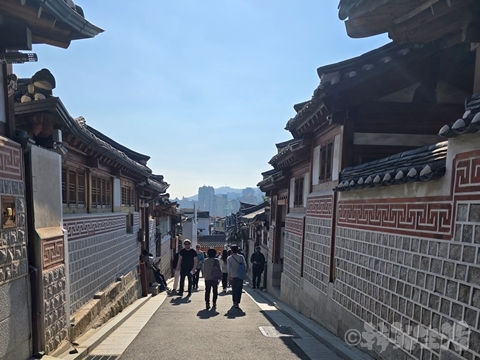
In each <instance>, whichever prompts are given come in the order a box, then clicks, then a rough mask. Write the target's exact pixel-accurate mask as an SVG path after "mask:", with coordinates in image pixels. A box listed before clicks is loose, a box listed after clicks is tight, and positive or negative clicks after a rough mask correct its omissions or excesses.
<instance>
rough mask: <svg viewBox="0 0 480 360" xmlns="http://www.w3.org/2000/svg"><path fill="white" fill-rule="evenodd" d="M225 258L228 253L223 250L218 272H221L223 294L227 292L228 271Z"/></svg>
mask: <svg viewBox="0 0 480 360" xmlns="http://www.w3.org/2000/svg"><path fill="white" fill-rule="evenodd" d="M227 258H228V252H227V249H223V251H222V256H221V257H220V259H219V260H220V270H222V288H223V292H226V291H227V285H228V270H227Z"/></svg>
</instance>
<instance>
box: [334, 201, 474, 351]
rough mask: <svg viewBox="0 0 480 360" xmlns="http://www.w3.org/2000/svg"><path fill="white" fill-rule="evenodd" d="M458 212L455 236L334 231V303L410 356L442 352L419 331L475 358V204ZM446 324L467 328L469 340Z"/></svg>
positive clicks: (466, 206)
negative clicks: (378, 329)
mask: <svg viewBox="0 0 480 360" xmlns="http://www.w3.org/2000/svg"><path fill="white" fill-rule="evenodd" d="M456 213H457V217H456V225H455V235H454V239H453V240H454V241H443V240H433V239H424V238H415V237H406V236H401V235H392V234H387V233H378V232H371V231H363V230H355V229H349V228H338V229H337V237H336V247H335V256H336V259H337V266H336V269H335V273H336V280H335V289H334V294H333V299H334V301H336V302H337V303H339V304H340V305H342V306H343V307H345V308H346V309H348V310H349V311H351V312H352V313H353V314H355V315H356V316H358V317H359V318H361V319H363V320H364V321H365V322H367V323H371V324H373V326H375V327H380V326H382V327H384V330H385V332H384V333H385V336H386V338H389V340H390V341H391V342H392V343H394V344H396V345H399V347H400V348H402V349H403V350H404V351H407V352H408V353H409V355H410V356H412V357H413V358H416V359H422V360H423V359H438V358H439V356H440V348H439V347H435V346H431V345H432V344H429V343H428V342H427V343H425V337H426V335H425V334H430V338H431V339H442V341H443V342H444V343H446V344H447V346H450V348H451V349H453V350H452V351H457V353H458V354H459V355H462V356H464V357H465V358H471V359H473V358H474V356H480V343H478V339H480V332H479V331H478V328H479V327H480V323H479V321H480V319H479V314H480V203H459V204H458V206H457V211H456ZM393 324H396V326H394V325H393ZM399 325H400V326H399ZM445 326H447V327H448V328H452V329H453V328H455V329H458V328H464V329H465V330H467V331H469V332H470V336H469V338H468V343H467V344H465V343H462V342H459V341H456V340H455V338H454V337H452V336H446V334H445V332H444V331H442V329H444V328H445ZM414 329H416V330H417V331H416V332H415V331H413V330H414ZM408 330H411V331H408ZM419 330H422V331H419ZM399 341H401V343H399ZM449 344H450V345H449Z"/></svg>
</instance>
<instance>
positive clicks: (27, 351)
mask: <svg viewBox="0 0 480 360" xmlns="http://www.w3.org/2000/svg"><path fill="white" fill-rule="evenodd" d="M0 17H1V18H2V21H1V25H0V28H1V34H0V79H1V80H2V85H1V86H0V93H1V96H0V137H1V146H0V148H1V151H0V152H1V154H2V162H1V164H2V165H1V167H0V196H1V197H0V207H1V212H2V227H1V230H0V232H1V236H0V238H1V240H0V297H1V298H2V299H3V301H2V306H1V309H0V329H1V332H0V338H1V339H2V341H0V359H27V358H29V357H30V356H31V355H32V354H33V353H34V352H37V351H40V350H47V351H48V350H51V349H53V348H54V347H55V346H56V344H58V343H59V342H60V341H61V340H63V339H65V338H66V336H67V330H68V328H67V322H68V321H67V316H66V309H65V308H62V307H58V309H57V311H51V310H50V306H51V304H52V302H53V303H54V305H55V303H57V304H62V303H65V302H66V301H67V293H66V288H65V275H66V268H65V264H64V245H65V243H64V239H63V233H62V232H61V231H60V229H61V227H62V224H61V222H60V219H59V217H55V216H51V215H52V213H51V212H49V211H48V210H46V209H45V208H42V214H38V216H37V217H36V218H35V219H34V218H33V213H34V212H33V211H34V210H33V208H32V202H31V201H30V200H29V199H28V194H31V186H32V181H31V180H32V178H31V176H30V174H29V170H30V169H29V165H28V162H26V161H25V158H24V154H25V150H26V148H25V147H22V141H23V140H22V139H19V138H18V136H17V133H16V126H15V116H14V107H13V96H14V93H15V90H16V87H17V81H16V80H17V77H16V76H15V75H14V74H13V69H12V64H21V63H23V62H28V61H36V58H37V56H36V54H34V53H23V52H20V51H22V50H26V51H31V50H32V45H33V44H48V45H52V46H57V47H61V48H68V46H69V45H70V43H71V41H72V40H77V39H88V38H93V37H95V36H96V35H97V34H99V33H100V32H102V31H103V30H102V29H100V28H98V27H96V26H94V25H93V24H91V23H90V22H88V21H87V20H86V19H85V17H84V14H83V11H82V9H81V8H80V7H79V6H76V5H74V4H73V2H70V5H68V4H67V3H66V2H65V1H63V0H51V1H48V2H44V1H36V0H26V1H14V0H3V1H1V2H0ZM18 66H21V65H18ZM24 145H26V144H24ZM52 155H54V154H53V153H52ZM55 156H57V158H58V159H59V158H60V157H59V155H56V154H55ZM26 170H27V171H26ZM42 171H43V170H42ZM45 171H47V170H45ZM57 173H58V174H59V175H58V178H60V173H59V172H57ZM57 183H58V182H57ZM36 185H37V184H36ZM38 185H40V184H38ZM57 185H58V187H57V188H56V189H52V190H54V192H53V194H55V193H58V191H59V190H58V189H59V188H60V187H59V186H60V184H59V183H58V184H57ZM43 190H45V188H43V186H40V187H38V188H37V189H36V191H37V193H38V192H42V191H43ZM44 196H45V197H46V196H47V194H44ZM42 205H45V203H38V206H39V207H41V206H42ZM59 208H60V200H58V202H57V204H56V209H59ZM33 223H35V225H36V226H38V227H42V228H45V232H43V233H42V234H43V236H45V237H48V236H50V235H48V236H47V235H46V232H48V231H49V229H50V228H51V227H54V228H55V230H54V233H55V235H53V234H51V235H52V240H51V241H49V240H44V241H43V240H42V241H41V242H36V241H35V240H34V238H32V237H31V236H30V234H31V232H30V230H31V229H32V227H31V226H32V224H33ZM42 234H40V235H42ZM40 235H39V236H40ZM36 256H38V258H41V259H42V261H41V262H40V263H39V262H37V261H35V260H34V259H35V257H36ZM38 258H37V259H38ZM40 279H42V280H40ZM32 304H36V305H35V307H34V308H33V309H32ZM32 314H33V316H34V318H32Z"/></svg>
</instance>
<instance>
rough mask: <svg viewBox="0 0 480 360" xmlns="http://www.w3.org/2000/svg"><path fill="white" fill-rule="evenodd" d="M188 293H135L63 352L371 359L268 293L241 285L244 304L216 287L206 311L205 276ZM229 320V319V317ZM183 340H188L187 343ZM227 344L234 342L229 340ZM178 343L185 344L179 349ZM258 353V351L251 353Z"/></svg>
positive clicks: (73, 357)
mask: <svg viewBox="0 0 480 360" xmlns="http://www.w3.org/2000/svg"><path fill="white" fill-rule="evenodd" d="M199 285H200V289H199V291H198V292H194V293H193V294H192V296H191V297H190V298H188V297H185V296H184V297H183V298H180V297H178V296H169V295H168V294H166V293H160V294H159V295H157V296H154V297H151V296H149V297H146V298H142V299H139V300H138V301H137V302H136V303H134V304H133V305H131V306H130V307H129V308H127V309H126V310H125V311H124V312H122V313H121V314H119V315H117V316H116V317H115V318H113V319H111V320H110V321H109V322H108V323H106V324H105V325H103V326H102V327H101V328H99V329H97V330H95V331H91V332H90V333H87V334H86V335H84V336H83V337H82V338H80V339H79V340H78V345H77V346H75V348H74V349H70V350H75V351H77V353H75V354H68V353H63V354H60V355H56V356H57V357H58V358H60V359H65V360H80V359H85V358H87V356H88V359H92V360H94V359H100V358H102V356H105V357H103V358H104V359H107V358H108V357H110V358H109V359H110V360H114V359H118V358H119V357H120V356H121V359H122V360H123V359H125V360H128V359H138V358H144V357H147V358H149V359H170V358H171V359H183V358H185V359H192V358H197V357H198V356H196V355H197V353H198V352H201V353H205V352H208V353H209V355H208V357H209V358H211V359H217V358H218V359H225V358H230V359H236V358H238V359H250V358H259V357H260V358H275V359H315V360H316V359H322V360H339V359H355V360H357V359H366V360H367V359H371V358H370V357H369V356H367V355H366V354H365V353H363V352H362V351H361V350H359V349H357V348H352V347H350V346H348V345H347V344H346V343H345V342H343V341H342V340H341V339H339V338H337V337H336V336H334V335H333V334H331V333H330V332H328V331H327V330H325V329H323V328H322V327H321V326H319V325H318V324H316V323H314V322H313V321H311V320H309V319H307V318H306V317H305V316H303V315H301V314H299V313H298V312H296V311H294V310H293V309H291V308H289V307H288V306H286V305H285V304H283V303H281V302H279V301H278V300H276V299H274V298H273V297H272V296H271V295H269V294H268V293H265V292H261V291H259V290H253V289H251V288H250V287H249V286H248V285H245V286H244V294H243V296H242V304H241V310H239V309H234V308H232V306H231V305H232V303H231V296H230V295H225V294H221V296H219V299H218V301H217V303H218V306H217V309H211V310H208V311H207V310H205V302H204V291H203V280H202V279H201V280H200V284H199ZM232 320H233V321H232ZM186 344H188V345H186ZM232 344H235V346H233V345H232ZM179 349H182V350H179ZM256 352H258V353H259V354H260V355H259V356H257V355H255V353H256Z"/></svg>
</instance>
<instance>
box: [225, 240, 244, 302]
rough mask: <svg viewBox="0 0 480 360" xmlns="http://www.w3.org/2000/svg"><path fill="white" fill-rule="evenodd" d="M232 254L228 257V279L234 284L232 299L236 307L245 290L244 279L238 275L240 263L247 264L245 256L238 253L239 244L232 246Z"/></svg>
mask: <svg viewBox="0 0 480 360" xmlns="http://www.w3.org/2000/svg"><path fill="white" fill-rule="evenodd" d="M231 250H232V255H230V256H229V257H228V259H227V271H228V279H229V280H230V283H231V284H232V301H233V306H235V307H236V308H239V307H240V300H241V298H242V290H243V279H241V278H239V277H238V273H237V269H238V265H240V264H242V263H243V264H245V266H246V263H245V258H244V257H243V255H240V254H239V253H238V246H237V245H233V246H232V247H231Z"/></svg>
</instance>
